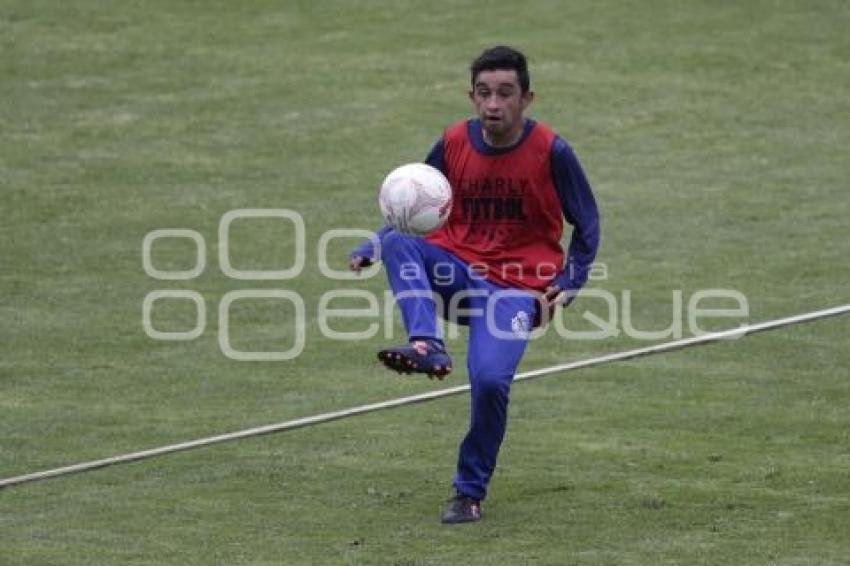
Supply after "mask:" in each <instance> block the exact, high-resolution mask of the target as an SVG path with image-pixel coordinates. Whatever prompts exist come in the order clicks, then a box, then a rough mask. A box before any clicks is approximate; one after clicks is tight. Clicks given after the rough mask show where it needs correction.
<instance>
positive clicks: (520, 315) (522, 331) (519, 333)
mask: <svg viewBox="0 0 850 566" xmlns="http://www.w3.org/2000/svg"><path fill="white" fill-rule="evenodd" d="M529 328H531V324H530V318H529V316H528V313H527V312H525V311H517V313H516V314H515V315H514V317H513V318H512V319H511V330H512V331H513V333H514V335H515V336H516V337H517V338H528V330H529Z"/></svg>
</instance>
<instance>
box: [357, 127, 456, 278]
mask: <svg viewBox="0 0 850 566" xmlns="http://www.w3.org/2000/svg"><path fill="white" fill-rule="evenodd" d="M425 163H427V164H428V165H430V166H432V167H436V168H437V169H439V170H440V171H442V172H443V174H444V175H445V174H446V164H445V158H444V145H443V138H440V139H438V140H437V141H436V142H435V143H434V145H433V146H431V151H429V152H428V156H427V157H425ZM390 230H392V228H390V227H389V226H387V225H384V226H382V227H381V229H380V230H378V231H377V232H376V233H375V237H374V238H369V239H368V240H365V241H363V242H361V243H360V244H359V245H358V246H357V247H356V248H354V250H352V252H351V253H350V254H349V255H348V268H349V269H350V270H351V271H354V272H356V273H360V270H361V269H363V268H364V267H369V266H370V265H372V264H373V263H374V262H376V261H377V260H379V259H381V258H380V257H378V254H377V253H376V249H375V248H376V246H375V243H376V242H380V241H381V240H382V239H383V237H384V236H385V235H386V234H387V232H389V231H390Z"/></svg>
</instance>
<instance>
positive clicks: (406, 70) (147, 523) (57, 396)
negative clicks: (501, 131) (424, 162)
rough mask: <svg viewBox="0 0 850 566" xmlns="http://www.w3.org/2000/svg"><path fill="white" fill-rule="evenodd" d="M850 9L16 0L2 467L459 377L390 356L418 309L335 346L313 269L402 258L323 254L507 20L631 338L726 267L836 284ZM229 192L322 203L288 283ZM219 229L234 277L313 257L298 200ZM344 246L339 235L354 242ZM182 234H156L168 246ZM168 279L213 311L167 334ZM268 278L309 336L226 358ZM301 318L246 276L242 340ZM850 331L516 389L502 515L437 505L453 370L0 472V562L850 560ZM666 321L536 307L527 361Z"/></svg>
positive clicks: (838, 328) (754, 296) (783, 294)
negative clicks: (278, 216)
mask: <svg viewBox="0 0 850 566" xmlns="http://www.w3.org/2000/svg"><path fill="white" fill-rule="evenodd" d="M849 28H850V6H849V5H848V4H847V3H846V2H841V1H837V0H824V1H817V2H816V1H814V0H797V1H793V0H754V1H752V2H746V3H733V2H709V1H708V0H685V1H681V2H672V1H667V0H647V1H645V2H635V1H628V2H608V1H605V2H591V1H588V0H578V1H575V2H569V3H567V2H555V1H548V2H547V1H535V2H529V3H524V4H520V3H515V2H486V3H478V2H468V1H463V0H458V1H455V2H440V1H438V2H431V3H421V2H412V1H411V2H408V1H403V2H390V1H387V0H382V1H379V0H375V1H356V2H342V1H337V2H331V1H318V2H306V1H288V2H272V1H258V2H245V3H237V2H226V1H223V0H218V1H214V0H210V1H205V2H200V1H188V0H187V1H178V2H164V1H154V0H151V1H146V2H105V1H95V0H80V1H75V2H61V1H58V0H53V1H49V0H40V1H33V2H29V1H23V0H19V1H14V0H0V101H2V104H0V209H2V212H3V215H4V218H5V221H4V222H3V223H2V224H0V316H1V317H2V324H0V344H2V350H0V477H10V476H14V475H18V474H24V473H28V472H33V471H36V470H41V469H46V468H53V467H58V466H62V465H66V464H72V463H76V462H81V461H85V460H90V459H97V458H102V457H108V456H113V455H117V454H121V453H126V452H131V451H135V450H140V449H144V448H151V447H155V446H160V445H164V444H170V443H174V442H180V441H183V440H188V439H193V438H198V437H203V436H208V435H213V434H217V433H221V432H227V431H232V430H238V429H242V428H247V427H252V426H258V425H263V424H268V423H274V422H279V421H283V420H287V419H292V418H297V417H302V416H308V415H312V414H316V413H319V412H323V411H329V410H336V409H342V408H346V407H351V406H354V405H359V404H363V403H367V402H374V401H379V400H384V399H389V398H394V397H399V396H404V395H412V394H415V393H418V392H423V391H428V390H431V389H432V388H434V387H440V386H451V385H456V384H459V383H465V380H466V376H465V374H464V372H463V371H458V372H456V373H455V374H454V375H453V376H452V377H451V379H450V380H449V381H448V382H447V384H445V385H440V384H434V383H431V382H428V381H427V380H424V379H421V380H416V379H415V380H400V379H398V378H396V377H395V376H394V375H391V374H389V373H386V372H385V371H384V370H382V369H381V368H379V367H378V366H377V363H376V362H375V361H374V351H375V350H376V349H377V348H378V347H379V346H381V345H384V344H386V343H387V342H388V340H393V341H397V340H399V339H401V330H400V327H399V325H398V321H397V320H396V321H395V323H394V324H393V325H390V326H386V325H383V324H382V325H381V327H380V332H379V333H378V334H377V335H376V336H374V337H373V338H371V339H368V340H363V341H346V342H343V341H332V340H329V339H327V338H324V337H323V336H322V332H321V331H320V324H319V319H318V314H319V303H320V300H321V298H322V297H323V295H325V293H327V292H329V291H332V290H334V289H339V288H342V289H359V290H366V291H371V292H375V293H383V291H384V289H385V285H386V284H385V282H384V279H383V276H382V274H379V275H378V276H376V277H374V278H371V279H363V280H359V281H351V282H336V281H331V280H329V279H328V278H326V277H325V276H324V275H322V274H321V272H320V270H319V264H318V251H317V244H318V241H319V238H320V236H321V235H322V234H323V233H324V232H325V231H327V230H330V229H334V228H360V229H363V228H366V229H374V228H376V227H377V226H378V225H379V223H380V219H379V214H378V211H377V206H376V202H375V201H376V199H375V195H376V190H377V189H376V188H377V186H378V184H379V183H380V181H381V179H382V178H383V176H384V175H385V174H386V172H387V171H389V170H390V169H391V168H393V167H395V166H396V165H398V164H400V163H404V162H407V161H414V160H419V159H422V158H423V157H424V155H425V153H426V151H427V149H428V148H429V147H430V144H431V143H432V142H433V141H434V139H435V138H436V137H437V136H438V135H439V134H440V131H441V129H442V128H443V127H444V126H446V125H447V124H449V123H451V122H452V121H454V120H456V119H460V118H462V117H465V116H467V115H469V113H470V111H471V110H470V107H469V104H468V101H467V100H466V90H467V83H468V76H467V67H468V64H469V61H470V60H471V59H472V57H474V56H475V55H477V54H478V53H479V52H480V51H481V49H482V48H484V47H486V46H488V45H492V44H495V43H510V44H513V45H516V46H518V47H520V48H522V49H523V50H525V51H526V52H527V53H528V54H529V56H530V59H531V73H532V83H533V87H534V88H535V90H536V91H537V99H536V101H535V104H534V105H533V107H532V111H531V115H532V116H533V117H535V118H537V119H539V120H542V121H545V122H547V123H549V124H551V125H553V126H554V127H555V129H557V130H558V131H559V132H561V133H562V134H563V135H564V136H565V137H566V138H567V139H569V140H570V141H571V143H572V144H573V146H574V147H575V149H576V151H577V152H578V154H579V155H580V157H581V159H582V162H583V163H584V165H585V168H586V169H587V172H588V175H589V178H590V180H591V182H592V184H593V186H594V189H595V192H596V195H597V199H598V201H599V204H600V208H601V210H602V214H603V245H602V248H601V251H600V254H599V258H598V260H599V262H600V263H602V264H604V265H605V266H606V267H607V278H605V279H597V280H595V281H593V282H592V283H591V285H590V287H591V288H595V289H599V290H605V291H608V292H611V293H613V294H614V295H615V296H616V297H618V300H619V298H620V297H621V294H622V293H623V292H624V291H629V292H630V293H631V300H632V308H631V310H630V314H631V318H632V323H633V324H634V325H635V326H636V327H638V328H640V329H645V330H652V329H655V330H657V329H663V328H665V327H667V326H669V325H670V322H671V316H672V314H671V313H672V310H673V309H672V297H673V292H674V291H675V290H681V291H682V294H683V297H684V301H685V304H686V305H687V301H688V299H689V298H690V297H692V296H693V294H694V293H695V292H697V291H699V290H702V289H714V288H719V289H731V290H736V291H739V292H740V293H742V294H743V295H744V296H745V297H746V298H747V302H748V305H749V317H748V319H747V320H748V321H750V322H758V321H762V320H768V319H773V318H778V317H782V316H786V315H791V314H797V313H802V312H807V311H811V310H816V309H820V308H825V307H829V306H834V305H839V304H844V303H847V302H848V297H850V294H848V281H850V262H848V260H847V258H848V256H850V239H848V226H850V224H848V220H847V218H848V213H850V197H848V185H847V180H848V178H850V160H848V159H847V148H848V147H850V97H848V93H850V36H848V34H847V30H848V29H849ZM241 208H266V209H276V208H285V209H290V210H294V211H297V212H298V213H299V214H300V215H301V216H302V217H303V218H304V222H305V226H306V250H305V252H306V258H305V266H304V270H303V272H302V273H301V275H300V276H299V277H297V278H295V279H292V280H289V281H239V280H234V279H231V278H229V277H226V276H225V275H224V274H223V273H222V271H221V269H220V266H219V261H218V252H219V242H218V227H219V221H220V219H221V218H222V216H223V215H224V214H225V213H226V212H228V211H231V210H234V209H241ZM169 228H188V229H192V230H195V231H197V232H198V233H200V235H201V236H202V237H203V239H204V242H205V246H206V269H205V270H204V272H203V273H202V274H201V275H200V276H199V277H197V278H195V279H192V280H188V281H161V280H156V279H154V278H152V277H150V276H148V275H147V274H146V272H145V270H144V269H143V263H142V242H143V240H144V238H145V236H146V235H147V234H148V233H149V232H151V231H152V230H156V229H169ZM230 236H231V237H230V257H231V260H232V263H233V267H234V268H236V269H242V270H250V269H279V268H281V266H287V265H291V264H292V263H293V261H294V260H295V255H296V254H295V251H294V246H293V244H292V240H293V231H292V228H291V226H290V225H289V224H286V223H284V222H281V221H276V220H273V219H260V220H254V221H246V220H242V221H237V222H235V223H234V224H233V226H232V229H231V235H230ZM353 244H354V240H353V239H351V238H348V239H346V238H341V239H337V240H334V241H333V242H332V243H331V245H330V246H329V249H330V252H331V254H330V255H331V258H332V264H333V265H334V267H337V268H341V267H342V265H343V263H344V260H345V257H346V254H347V251H348V248H349V247H350V246H351V245H353ZM194 254H195V251H194V246H193V244H192V243H191V241H189V240H187V239H169V240H161V241H160V242H159V243H157V244H156V245H155V246H154V247H153V249H152V259H153V262H154V264H155V266H156V267H157V268H158V269H160V270H188V269H191V268H192V266H193V264H194V260H195V257H194ZM158 289H171V290H181V291H197V292H198V293H200V295H201V296H202V297H203V300H204V304H205V307H206V313H207V322H206V326H205V329H204V331H203V333H202V335H201V336H200V337H199V338H197V339H195V340H191V341H180V342H178V341H157V340H153V339H151V338H149V337H148V336H147V335H146V333H145V330H144V328H143V325H142V302H143V300H144V298H145V296H146V295H147V294H148V293H149V292H151V291H154V290H158ZM246 289H266V290H275V289H284V290H291V291H295V292H297V293H298V294H299V295H300V296H301V297H302V298H303V301H304V305H305V309H306V324H305V332H306V335H305V338H306V341H305V347H304V350H303V352H302V353H301V354H300V355H299V356H297V357H296V358H295V359H293V360H290V361H277V362H240V361H235V360H231V359H228V358H227V357H226V356H225V355H224V354H223V353H222V351H221V349H220V347H219V332H218V318H219V317H218V305H219V302H220V301H221V300H222V298H223V297H224V296H225V294H226V293H228V292H231V291H238V290H246ZM343 303H345V301H340V302H339V306H342V305H343ZM350 306H353V307H363V306H364V303H363V302H362V301H360V302H351V303H350ZM585 312H591V313H595V314H596V315H597V316H600V317H603V318H604V317H606V312H605V308H604V306H603V304H602V303H601V301H600V300H598V299H596V300H593V299H589V298H585V299H579V300H578V301H577V302H576V303H575V304H574V305H573V306H571V307H570V309H569V311H567V313H566V316H567V318H566V320H567V323H568V324H569V325H571V326H572V327H574V328H579V329H588V328H592V326H590V325H589V323H587V322H584V321H583V319H582V315H583V314H584V313H585ZM381 313H382V316H383V310H382V311H381ZM293 314H294V311H293V308H292V307H291V305H288V304H287V303H285V302H281V301H273V300H254V301H248V300H246V301H241V302H237V303H234V304H233V305H232V309H231V312H230V338H231V343H232V345H233V347H234V348H236V349H239V350H245V351H248V350H276V349H277V350H285V349H287V348H289V347H290V346H291V345H292V344H293V343H294V327H293V324H292V319H293ZM685 314H687V313H685ZM618 315H619V319H620V320H619V321H618V323H621V322H622V313H621V312H619V313H618ZM151 320H152V323H153V325H154V326H155V328H157V329H159V330H162V331H173V332H181V331H188V330H190V329H191V328H192V327H193V326H194V325H195V310H194V307H193V306H192V303H191V302H189V301H185V300H182V301H178V300H170V301H169V300H163V301H162V302H158V303H156V305H155V307H154V309H153V311H152V317H151ZM739 322H745V320H742V319H740V318H738V319H728V320H720V319H718V320H714V321H713V323H712V324H713V327H714V328H723V327H726V326H730V325H734V324H737V323H739ZM333 326H334V328H338V329H358V328H361V329H362V328H363V327H364V326H365V324H364V323H363V321H359V322H357V321H341V320H335V321H333ZM390 331H392V333H393V334H394V335H393V337H392V338H390V339H386V338H385V337H384V332H390ZM688 333H689V332H688V329H687V324H685V334H686V335H687V334H688ZM848 333H850V318H848V317H841V318H835V319H830V320H827V321H822V322H815V323H811V324H807V325H804V326H796V327H793V328H788V329H783V330H777V331H774V332H771V333H767V334H760V335H758V336H753V337H748V338H745V339H743V340H739V341H731V342H724V343H721V344H716V345H711V346H705V347H701V348H696V349H690V350H685V351H681V352H677V353H671V354H665V355H661V356H654V357H650V358H645V359H642V360H636V361H632V362H628V363H620V364H616V365H609V366H604V367H599V368H596V369H590V370H586V371H581V372H576V373H571V374H566V375H563V376H560V377H550V378H547V379H542V380H538V381H534V382H532V383H527V384H518V385H517V386H516V387H515V388H514V391H513V394H512V400H511V422H510V426H509V431H508V437H507V439H506V442H505V445H504V448H503V452H502V456H501V460H500V466H499V469H498V470H497V472H496V476H495V478H494V480H493V483H492V486H491V493H490V498H489V499H488V501H487V502H486V505H485V520H484V521H483V522H482V523H480V524H476V525H465V526H462V527H456V528H446V527H443V526H441V525H440V524H439V522H438V518H439V513H440V511H441V509H442V506H443V503H444V501H445V499H446V498H447V497H448V496H449V494H450V481H451V475H452V473H453V468H454V463H455V458H456V448H457V444H458V442H459V440H460V438H461V436H462V434H463V432H464V431H465V426H466V423H467V418H468V409H467V402H468V400H467V397H465V396H459V397H452V398H448V399H444V400H438V401H434V402H430V403H426V404H421V405H416V406H411V407H405V408H400V409H396V410H392V411H385V412H380V413H375V414H371V415H367V416H362V417H357V418H354V419H348V420H343V421H338V422H335V423H330V424H324V425H320V426H316V427H312V428H307V429H301V430H297V431H293V432H288V433H284V434H279V435H272V436H266V437H262V438H257V439H251V440H244V441H240V442H236V443H231V444H226V445H220V446H216V447H210V448H206V449H200V450H196V451H192V452H185V453H181V454H176V455H171V456H165V457H161V458H157V459H152V460H148V461H145V462H140V463H135V464H128V465H123V466H117V467H112V468H108V469H104V470H99V471H93V472H89V473H85V474H80V475H75V476H69V477H66V478H58V479H53V480H48V481H44V482H39V483H32V484H27V485H21V486H16V487H12V488H8V489H4V490H0V563H2V564H4V565H6V564H8V565H36V564H80V565H83V564H85V565H92V564H199V565H200V564H204V565H206V564H228V565H230V564H398V565H402V564H410V565H412V564H451V565H454V564H651V565H656V564H686V565H689V564H724V565H725V564H784V565H792V564H793V565H799V564H818V565H821V564H848V563H850V560H848V556H850V538H848V537H847V522H848V520H850V474H848V470H850V434H849V433H848V431H850V380H848V377H850V369H848V368H850V340H849V339H848ZM649 343H650V342H646V341H641V340H635V339H631V338H629V337H628V336H627V335H625V334H621V335H620V336H618V337H614V338H608V339H605V340H572V341H570V340H564V339H562V338H560V337H559V336H558V335H556V334H555V333H549V334H547V335H546V337H545V338H543V339H541V340H538V341H535V342H534V343H533V345H532V346H531V348H530V349H529V352H528V354H527V356H526V358H525V360H524V362H523V366H522V369H523V370H528V369H533V368H537V367H542V366H546V365H552V364H555V363H562V362H565V361H570V360H577V359H582V358H587V357H592V356H595V355H599V354H602V353H607V352H614V351H620V350H624V349H627V348H631V347H635V346H641V345H648V344H649ZM450 346H451V348H452V351H453V353H454V355H455V356H456V359H457V360H459V363H458V364H457V365H458V366H459V367H462V366H463V363H460V360H463V358H464V354H465V346H464V340H463V336H461V338H460V339H458V340H456V341H453V342H451V344H450Z"/></svg>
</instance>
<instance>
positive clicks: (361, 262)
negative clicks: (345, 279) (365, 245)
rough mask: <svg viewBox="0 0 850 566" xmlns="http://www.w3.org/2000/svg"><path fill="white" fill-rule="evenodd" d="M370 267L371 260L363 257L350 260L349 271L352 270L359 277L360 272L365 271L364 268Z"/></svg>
mask: <svg viewBox="0 0 850 566" xmlns="http://www.w3.org/2000/svg"><path fill="white" fill-rule="evenodd" d="M368 265H369V260H368V259H367V258H365V257H363V256H357V257H353V258H351V259H350V260H348V269H350V270H351V271H353V272H354V273H356V274H357V275H360V272H361V271H362V270H363V268H364V267H367V266H368Z"/></svg>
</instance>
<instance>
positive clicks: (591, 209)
mask: <svg viewBox="0 0 850 566" xmlns="http://www.w3.org/2000/svg"><path fill="white" fill-rule="evenodd" d="M533 125H534V122H533V121H532V120H527V121H526V124H525V132H524V135H523V138H521V139H520V141H519V142H517V143H522V140H523V139H524V137H525V135H527V134H528V132H530V130H531V128H532V127H533ZM469 131H470V133H471V134H472V143H473V144H474V145H475V147H476V149H477V150H479V151H481V152H482V153H484V154H499V153H504V152H506V151H510V149H511V148H494V147H492V146H489V145H487V143H486V142H485V141H484V137H483V132H482V130H481V128H480V127H478V128H476V127H472V128H470V129H469ZM550 157H551V159H550V161H551V165H552V178H553V180H554V184H555V187H556V189H557V191H558V199H559V201H560V203H561V209H562V212H563V215H564V218H565V219H566V221H567V222H568V223H569V224H570V225H571V226H572V227H573V231H572V235H571V237H570V243H569V246H568V248H567V250H566V251H567V254H566V255H567V260H566V262H565V265H564V268H563V270H562V271H561V272H560V273H559V274H558V275H557V276H556V277H555V278H554V279H553V281H552V284H553V285H557V286H558V287H560V288H561V289H563V290H566V291H577V290H578V289H580V288H581V287H582V286H583V285H584V284H585V283H586V282H587V278H588V275H589V272H590V268H591V265H592V264H593V260H594V259H595V258H596V253H597V250H598V249H599V240H600V223H599V211H598V208H597V206H596V200H595V199H594V197H593V192H592V190H591V188H590V183H588V181H587V177H586V176H585V174H584V170H583V168H582V166H581V164H580V163H579V160H578V158H577V157H576V155H575V152H574V151H573V150H572V148H571V147H570V145H569V144H568V143H567V142H566V140H564V139H563V138H561V137H556V138H555V141H554V142H553V143H552V149H551V156H550ZM425 162H426V163H428V164H429V165H431V166H433V167H436V168H437V169H439V170H440V171H442V172H443V173H444V174H446V173H447V171H446V164H445V159H444V147H443V140H442V138H440V139H439V140H437V142H436V143H435V144H434V145H433V147H432V148H431V151H430V152H429V153H428V156H427V157H426V158H425ZM388 230H390V228H389V227H388V226H384V227H383V228H381V229H380V230H379V231H378V234H377V236H378V238H380V237H382V236H383V235H384V234H385V233H386V232H387V231H388ZM357 256H359V257H364V258H368V259H370V260H373V259H377V258H374V248H373V246H372V243H371V241H367V242H364V243H363V244H361V245H360V246H359V247H358V248H356V249H355V250H354V251H353V252H352V253H351V257H357Z"/></svg>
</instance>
